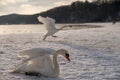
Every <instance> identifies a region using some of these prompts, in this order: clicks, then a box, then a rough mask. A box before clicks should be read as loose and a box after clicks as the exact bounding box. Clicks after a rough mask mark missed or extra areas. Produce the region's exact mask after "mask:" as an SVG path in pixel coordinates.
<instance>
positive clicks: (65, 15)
mask: <svg viewBox="0 0 120 80" xmlns="http://www.w3.org/2000/svg"><path fill="white" fill-rule="evenodd" d="M39 15H41V16H44V17H46V16H49V17H52V18H54V19H55V20H56V22H57V23H81V22H106V21H107V22H108V21H120V0H93V2H88V0H86V1H85V2H81V1H75V2H73V3H71V5H65V6H60V7H55V8H53V9H50V10H47V11H45V12H42V13H38V14H34V15H17V14H12V15H7V16H1V17H0V24H6V23H8V24H21V23H24V24H38V23H39V22H38V20H37V17H38V16H39Z"/></svg>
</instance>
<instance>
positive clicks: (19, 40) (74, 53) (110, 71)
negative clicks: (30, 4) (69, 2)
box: [0, 23, 120, 80]
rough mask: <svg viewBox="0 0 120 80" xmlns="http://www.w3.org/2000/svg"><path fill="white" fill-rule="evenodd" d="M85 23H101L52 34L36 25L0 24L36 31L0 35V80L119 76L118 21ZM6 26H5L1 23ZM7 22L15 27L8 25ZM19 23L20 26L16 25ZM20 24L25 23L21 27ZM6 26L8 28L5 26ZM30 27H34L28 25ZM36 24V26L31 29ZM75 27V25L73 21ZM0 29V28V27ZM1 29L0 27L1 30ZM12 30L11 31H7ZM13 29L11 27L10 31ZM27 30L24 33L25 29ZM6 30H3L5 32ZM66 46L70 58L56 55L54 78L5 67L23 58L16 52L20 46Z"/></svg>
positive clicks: (105, 79)
mask: <svg viewBox="0 0 120 80" xmlns="http://www.w3.org/2000/svg"><path fill="white" fill-rule="evenodd" d="M85 25H101V26H104V27H102V28H90V29H88V27H90V26H87V27H84V28H87V29H77V30H73V29H71V28H69V29H70V30H61V31H60V32H58V33H56V36H58V37H56V38H54V37H51V36H49V37H47V39H46V40H45V41H43V40H42V39H43V37H44V35H45V32H42V31H46V30H45V28H42V29H41V27H40V25H15V26H13V25H7V26H6V25H4V27H1V29H2V28H7V29H3V31H4V30H6V32H9V33H10V31H11V30H13V29H16V30H15V31H16V32H18V33H22V32H20V30H21V31H23V30H26V31H25V32H24V33H27V31H29V32H30V31H32V33H33V32H34V33H36V32H37V31H38V32H39V33H37V34H8V35H0V80H120V23H116V24H114V25H113V24H111V23H100V24H98V23H94V24H93V23H91V24H84V26H85ZM1 26H2V25H1ZM5 26H6V27H5ZM11 26H13V27H15V28H12V29H11V28H10V27H11ZM18 26H19V27H20V29H19V28H18ZM21 26H26V27H23V28H22V29H21ZM8 27H9V28H10V29H8ZM28 27H29V28H31V27H34V29H33V28H31V29H29V28H28ZM35 27H36V29H35ZM76 27H79V28H80V26H78V25H76ZM1 29H0V30H1ZM1 31H2V30H1ZM11 32H12V31H11ZM13 32H14V31H13ZM29 32H28V33H29ZM6 34H7V33H6ZM39 47H41V48H52V49H55V50H58V49H61V48H62V49H66V50H68V52H69V54H70V59H71V62H68V61H67V60H66V59H65V58H64V57H62V56H59V57H58V61H59V62H58V63H59V66H60V76H59V77H57V78H50V77H42V76H41V77H38V76H27V75H25V74H19V73H18V74H11V73H8V70H11V69H13V68H15V66H16V65H17V64H19V63H21V62H22V60H24V58H19V57H18V56H17V55H18V54H19V52H20V51H21V50H25V49H30V48H39Z"/></svg>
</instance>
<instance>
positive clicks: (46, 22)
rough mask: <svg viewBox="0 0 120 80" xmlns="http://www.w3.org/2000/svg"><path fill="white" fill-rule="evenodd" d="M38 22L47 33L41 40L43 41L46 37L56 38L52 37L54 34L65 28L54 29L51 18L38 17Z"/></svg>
mask: <svg viewBox="0 0 120 80" xmlns="http://www.w3.org/2000/svg"><path fill="white" fill-rule="evenodd" d="M38 21H39V22H41V23H43V24H44V26H45V27H46V29H47V33H46V35H45V36H44V38H43V40H45V39H46V38H47V36H53V37H56V36H54V34H55V33H56V32H58V31H59V30H61V29H63V28H65V27H66V26H63V27H61V28H60V29H57V28H56V27H55V20H54V19H53V18H50V17H42V16H39V17H38Z"/></svg>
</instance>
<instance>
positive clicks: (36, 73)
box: [25, 72, 41, 76]
mask: <svg viewBox="0 0 120 80" xmlns="http://www.w3.org/2000/svg"><path fill="white" fill-rule="evenodd" d="M25 75H29V76H41V74H40V73H38V72H25Z"/></svg>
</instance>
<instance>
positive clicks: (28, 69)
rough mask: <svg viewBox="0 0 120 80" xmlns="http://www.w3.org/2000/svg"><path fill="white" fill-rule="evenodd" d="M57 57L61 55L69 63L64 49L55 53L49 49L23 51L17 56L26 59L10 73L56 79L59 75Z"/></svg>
mask: <svg viewBox="0 0 120 80" xmlns="http://www.w3.org/2000/svg"><path fill="white" fill-rule="evenodd" d="M51 55H52V57H51ZM58 55H62V56H64V57H66V59H67V60H68V61H70V59H69V54H68V51H67V50H65V49H59V50H57V51H56V50H54V49H50V48H32V49H28V50H24V51H22V52H20V54H19V56H20V57H27V59H26V60H24V61H23V62H22V63H21V64H19V65H18V66H17V67H16V68H15V69H14V70H12V71H11V72H13V73H26V74H28V75H36V74H40V75H43V76H48V77H57V76H58V75H59V74H60V71H59V65H58V62H57V56H58Z"/></svg>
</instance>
